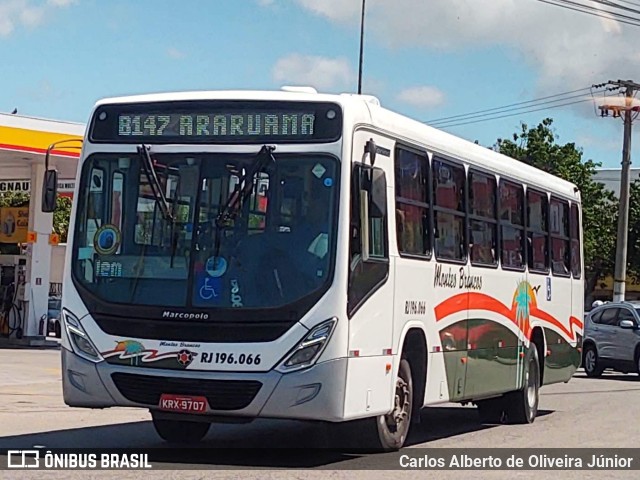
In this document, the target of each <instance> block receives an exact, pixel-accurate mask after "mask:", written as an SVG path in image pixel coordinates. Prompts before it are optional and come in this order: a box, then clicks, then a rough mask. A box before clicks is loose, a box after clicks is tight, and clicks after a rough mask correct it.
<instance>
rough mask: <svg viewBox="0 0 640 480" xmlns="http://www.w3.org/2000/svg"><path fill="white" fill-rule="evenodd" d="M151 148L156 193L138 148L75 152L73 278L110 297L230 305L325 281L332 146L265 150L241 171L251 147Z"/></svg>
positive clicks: (331, 217)
mask: <svg viewBox="0 0 640 480" xmlns="http://www.w3.org/2000/svg"><path fill="white" fill-rule="evenodd" d="M151 156H152V162H153V167H152V168H153V170H154V171H155V175H156V177H157V182H155V181H154V182H153V183H157V184H158V186H159V187H160V188H161V189H162V190H161V191H162V194H163V195H162V197H164V198H163V201H159V199H158V191H157V187H156V186H154V184H152V183H150V181H149V180H150V176H149V175H147V174H146V172H145V168H148V166H147V167H145V163H144V162H145V159H144V157H143V156H142V155H138V154H123V155H118V154H95V155H92V156H90V157H89V158H88V159H87V160H86V161H85V162H84V165H83V169H82V175H81V180H80V192H81V194H80V197H79V200H78V201H79V203H78V209H77V217H76V227H75V239H74V246H73V257H72V258H73V260H72V262H73V268H72V271H73V276H74V279H75V281H76V283H78V284H79V286H81V287H82V288H81V290H82V289H86V290H87V291H88V292H90V293H91V294H93V295H94V296H96V297H97V298H98V299H100V300H101V301H103V302H113V303H119V304H130V305H153V306H165V307H185V308H186V307H195V308H207V309H210V308H221V309H225V308H235V309H237V308H270V307H282V306H286V305H289V304H291V303H293V302H296V301H298V300H300V299H301V298H303V297H305V296H307V295H310V294H312V293H314V292H317V291H318V290H319V289H321V288H322V287H325V286H327V284H328V282H329V281H330V274H331V273H332V271H333V259H334V250H335V246H334V242H335V230H336V217H337V215H336V209H337V192H338V188H337V187H338V185H337V174H338V161H337V159H336V158H335V157H332V156H329V155H318V154H313V155H312V154H277V153H275V154H274V157H273V159H274V160H275V162H266V163H265V166H264V168H261V169H259V170H258V171H257V172H255V173H254V175H253V176H252V178H250V177H251V174H250V173H249V174H248V172H251V171H252V169H253V170H255V168H253V167H255V165H256V155H255V154H253V155H246V154H202V153H199V154H193V155H186V154H168V153H152V154H151ZM147 165H148V162H147ZM243 180H244V181H245V182H247V183H245V184H244V185H243V184H242V181H243ZM247 185H248V187H249V188H244V189H243V188H242V187H243V186H245V187H246V186H247ZM241 190H243V193H245V195H241ZM234 196H241V198H239V199H238V200H237V201H236V200H235V199H234ZM165 201H166V203H164V202H165ZM229 204H233V205H235V207H234V208H233V209H231V210H230V211H229V212H226V213H228V214H225V215H223V216H224V221H221V220H220V219H221V215H220V211H221V209H222V210H223V213H224V210H225V206H228V205H229ZM163 205H164V208H163ZM167 207H168V208H169V210H170V212H169V213H170V215H167V214H166V213H167V212H163V210H164V209H166V208H167Z"/></svg>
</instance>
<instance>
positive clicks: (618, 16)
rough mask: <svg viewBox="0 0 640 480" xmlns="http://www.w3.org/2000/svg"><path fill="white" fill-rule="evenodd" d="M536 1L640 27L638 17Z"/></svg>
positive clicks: (555, 0) (565, 1) (561, 1)
mask: <svg viewBox="0 0 640 480" xmlns="http://www.w3.org/2000/svg"><path fill="white" fill-rule="evenodd" d="M537 1H538V2H542V3H547V4H549V5H555V6H556V7H561V8H566V9H568V10H574V11H576V12H580V13H586V14H587V15H593V16H596V17H600V18H604V19H607V20H616V21H618V22H620V23H625V24H627V25H633V26H636V27H637V26H640V17H638V18H636V17H631V16H628V15H622V14H620V13H616V12H610V11H607V10H602V9H600V8H594V7H591V6H588V5H584V4H581V3H577V2H572V1H569V0H537ZM572 5H573V6H572ZM603 13H607V14H608V15H603Z"/></svg>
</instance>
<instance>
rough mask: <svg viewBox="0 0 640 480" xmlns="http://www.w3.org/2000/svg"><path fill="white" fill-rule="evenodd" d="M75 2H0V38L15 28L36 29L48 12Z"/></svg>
mask: <svg viewBox="0 0 640 480" xmlns="http://www.w3.org/2000/svg"><path fill="white" fill-rule="evenodd" d="M74 3H76V0H46V1H42V0H40V1H36V0H0V37H6V36H9V35H11V34H12V33H13V32H14V31H15V29H16V27H18V26H25V27H29V28H33V27H37V26H39V25H41V24H42V23H44V21H45V20H46V19H47V17H48V15H49V14H50V12H51V11H52V10H54V9H57V8H64V7H68V6H70V5H72V4H74Z"/></svg>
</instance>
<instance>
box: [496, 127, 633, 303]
mask: <svg viewBox="0 0 640 480" xmlns="http://www.w3.org/2000/svg"><path fill="white" fill-rule="evenodd" d="M552 124H553V120H552V119H551V118H546V119H544V120H543V121H542V122H541V123H540V124H539V125H538V126H537V127H535V128H528V126H527V125H526V124H524V123H523V124H521V131H520V133H515V134H514V135H513V140H503V139H498V141H497V143H496V145H495V147H494V148H495V149H496V150H497V151H499V152H500V153H502V154H504V155H508V156H509V157H512V158H515V159H517V160H520V161H522V162H524V163H527V164H529V165H532V166H534V167H536V168H539V169H541V170H544V171H545V172H549V173H551V174H553V175H556V176H558V177H560V178H563V179H565V180H567V181H569V182H572V183H574V184H575V185H576V186H577V187H578V189H579V190H580V195H581V199H582V228H583V236H584V238H583V241H584V265H585V274H586V278H585V296H586V304H587V305H591V303H592V301H593V291H594V290H595V287H596V285H597V283H598V281H599V280H600V279H602V278H604V277H606V276H608V275H612V274H613V268H614V263H615V249H616V245H615V238H616V229H617V201H616V198H615V196H614V195H613V193H612V192H610V191H608V190H607V189H605V187H604V185H602V184H601V183H599V182H596V181H594V179H593V176H594V174H595V172H596V169H597V168H598V167H600V166H601V164H600V163H596V162H594V161H592V160H586V161H583V160H582V150H581V149H579V148H577V147H576V145H575V144H574V143H566V144H564V145H560V144H558V143H557V140H558V139H557V136H556V135H555V133H554V131H553V130H552ZM637 195H638V199H639V200H640V185H639V186H638V189H637ZM637 218H639V219H640V215H638V217H637ZM638 234H639V235H638V237H637V239H638V240H637V241H638V242H640V222H639V224H638ZM639 255H640V253H639ZM637 265H640V263H638V264H637Z"/></svg>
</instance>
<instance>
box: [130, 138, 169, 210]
mask: <svg viewBox="0 0 640 480" xmlns="http://www.w3.org/2000/svg"><path fill="white" fill-rule="evenodd" d="M138 155H140V160H141V163H142V168H143V169H144V173H145V174H146V176H147V180H148V181H149V187H151V192H152V193H153V197H154V198H155V200H156V203H157V204H158V207H160V212H161V213H162V216H163V217H164V219H165V220H169V221H170V222H173V213H172V211H171V207H170V206H169V202H168V201H167V197H165V195H164V192H163V191H162V185H160V181H159V180H158V176H157V174H156V169H155V167H154V166H153V159H152V158H151V154H150V153H149V147H147V146H145V145H144V144H143V145H140V146H139V147H138Z"/></svg>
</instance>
